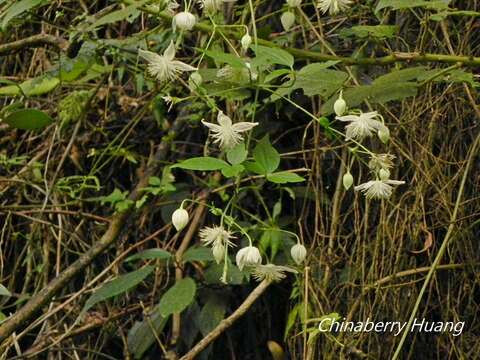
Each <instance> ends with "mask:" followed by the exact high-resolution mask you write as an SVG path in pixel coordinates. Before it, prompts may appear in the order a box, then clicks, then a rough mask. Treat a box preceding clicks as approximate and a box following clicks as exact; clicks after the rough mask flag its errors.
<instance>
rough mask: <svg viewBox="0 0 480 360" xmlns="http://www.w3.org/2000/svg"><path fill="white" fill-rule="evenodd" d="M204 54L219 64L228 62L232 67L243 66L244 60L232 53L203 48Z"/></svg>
mask: <svg viewBox="0 0 480 360" xmlns="http://www.w3.org/2000/svg"><path fill="white" fill-rule="evenodd" d="M204 52H205V54H206V55H207V56H208V57H210V58H212V59H213V60H214V61H215V62H218V63H220V64H228V65H230V66H233V67H234V68H244V67H245V66H246V65H245V61H243V60H242V59H241V58H239V57H238V56H235V55H233V54H228V53H223V52H220V51H215V50H204Z"/></svg>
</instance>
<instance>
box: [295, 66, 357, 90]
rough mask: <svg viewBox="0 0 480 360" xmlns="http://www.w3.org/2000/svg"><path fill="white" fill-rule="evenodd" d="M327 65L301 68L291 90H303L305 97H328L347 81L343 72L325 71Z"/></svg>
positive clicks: (346, 75) (346, 76)
mask: <svg viewBox="0 0 480 360" xmlns="http://www.w3.org/2000/svg"><path fill="white" fill-rule="evenodd" d="M326 66H331V65H329V64H327V63H314V64H310V65H307V66H305V67H303V68H302V69H301V70H300V71H299V72H298V73H297V75H296V81H295V83H294V84H293V89H303V92H304V94H305V95H307V96H313V95H320V96H322V97H329V96H331V95H332V94H334V93H335V92H336V91H338V89H340V88H341V87H342V85H343V83H344V82H345V81H347V79H348V74H347V73H346V72H343V71H338V70H331V69H326Z"/></svg>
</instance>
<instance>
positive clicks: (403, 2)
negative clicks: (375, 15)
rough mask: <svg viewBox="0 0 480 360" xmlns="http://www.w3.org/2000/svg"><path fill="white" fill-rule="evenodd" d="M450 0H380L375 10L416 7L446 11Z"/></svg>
mask: <svg viewBox="0 0 480 360" xmlns="http://www.w3.org/2000/svg"><path fill="white" fill-rule="evenodd" d="M449 3H450V0H432V1H428V0H380V1H379V2H378V4H377V7H376V8H375V12H378V11H380V10H382V9H385V8H392V10H401V9H411V8H416V7H424V8H427V9H435V10H446V9H448V4H449Z"/></svg>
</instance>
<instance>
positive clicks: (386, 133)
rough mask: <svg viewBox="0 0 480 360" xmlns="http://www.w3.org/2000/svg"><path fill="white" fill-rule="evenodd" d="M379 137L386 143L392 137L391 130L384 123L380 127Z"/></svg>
mask: <svg viewBox="0 0 480 360" xmlns="http://www.w3.org/2000/svg"><path fill="white" fill-rule="evenodd" d="M378 138H379V139H380V140H381V141H382V142H383V143H384V144H386V143H387V142H388V140H389V139H390V130H388V128H387V127H386V126H385V125H382V126H381V127H380V128H379V129H378Z"/></svg>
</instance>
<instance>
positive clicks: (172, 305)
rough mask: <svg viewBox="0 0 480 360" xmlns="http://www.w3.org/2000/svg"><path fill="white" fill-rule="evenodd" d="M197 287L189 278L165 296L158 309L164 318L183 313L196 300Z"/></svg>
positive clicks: (179, 282)
mask: <svg viewBox="0 0 480 360" xmlns="http://www.w3.org/2000/svg"><path fill="white" fill-rule="evenodd" d="M196 291H197V285H196V284H195V281H193V279H191V278H189V277H187V278H185V279H182V280H179V281H177V282H176V284H175V285H173V286H172V287H171V288H170V289H168V291H167V292H166V293H165V294H163V296H162V298H161V299H160V303H159V304H158V307H159V309H160V314H162V316H168V315H170V314H173V313H179V312H182V311H183V310H184V309H185V308H186V307H187V306H188V305H190V304H191V302H192V301H193V299H194V298H195V293H196Z"/></svg>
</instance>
